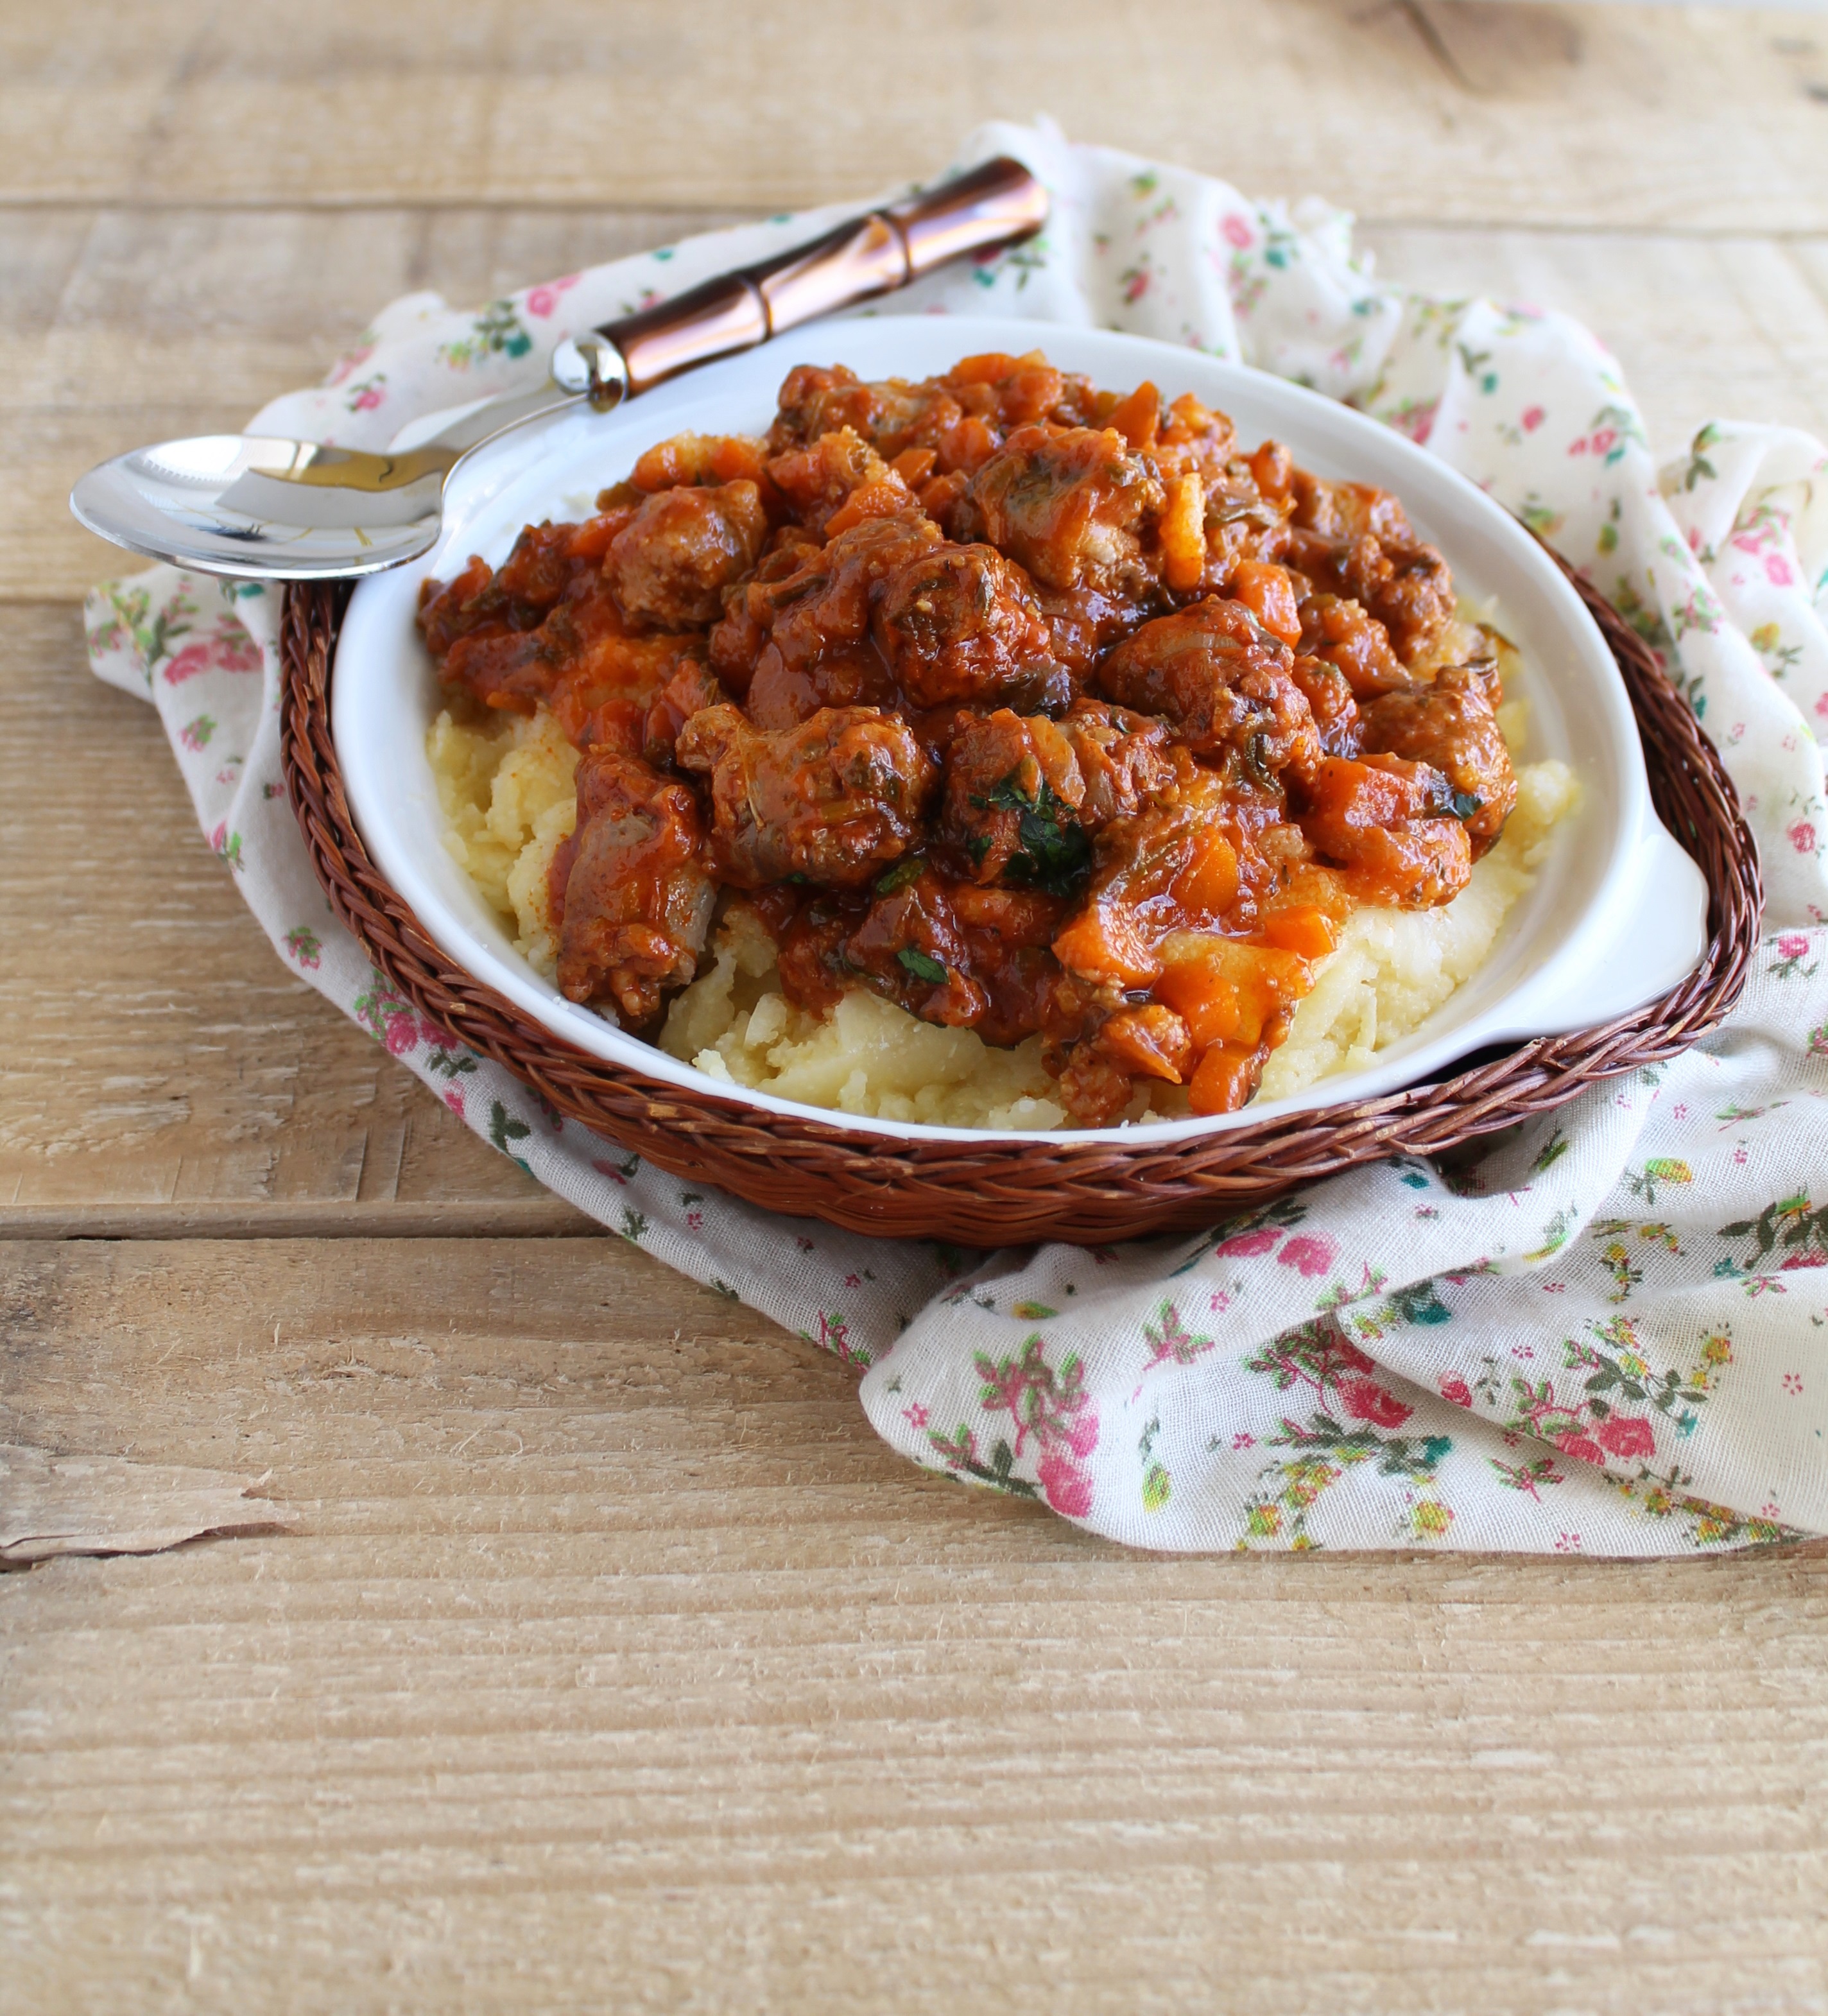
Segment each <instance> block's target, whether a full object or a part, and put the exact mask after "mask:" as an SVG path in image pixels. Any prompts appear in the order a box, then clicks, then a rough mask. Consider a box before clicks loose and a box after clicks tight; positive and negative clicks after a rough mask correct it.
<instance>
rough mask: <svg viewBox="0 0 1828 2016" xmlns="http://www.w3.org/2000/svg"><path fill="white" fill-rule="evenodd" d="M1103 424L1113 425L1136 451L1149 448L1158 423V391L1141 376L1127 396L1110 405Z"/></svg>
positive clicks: (1159, 418)
mask: <svg viewBox="0 0 1828 2016" xmlns="http://www.w3.org/2000/svg"><path fill="white" fill-rule="evenodd" d="M1105 425H1106V426H1107V427H1115V428H1116V429H1117V432H1118V433H1119V434H1121V435H1122V436H1123V437H1124V439H1125V441H1128V443H1129V444H1130V445H1131V447H1132V448H1135V450H1136V451H1137V452H1138V453H1139V454H1140V453H1142V452H1143V451H1145V450H1146V449H1149V448H1153V447H1154V445H1155V436H1156V433H1157V430H1158V429H1159V428H1160V425H1161V394H1160V393H1159V392H1158V391H1156V389H1155V387H1153V385H1152V384H1150V382H1149V380H1147V379H1146V378H1145V379H1144V380H1143V381H1142V383H1141V384H1140V385H1139V386H1138V387H1136V389H1135V391H1133V392H1132V393H1131V394H1130V395H1129V397H1128V398H1125V399H1120V400H1118V401H1117V404H1116V405H1114V406H1113V407H1112V408H1111V409H1110V419H1108V420H1107V421H1106V423H1105Z"/></svg>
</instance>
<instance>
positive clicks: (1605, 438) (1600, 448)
mask: <svg viewBox="0 0 1828 2016" xmlns="http://www.w3.org/2000/svg"><path fill="white" fill-rule="evenodd" d="M1617 439H1618V436H1617V434H1614V432H1613V430H1611V428H1610V427H1602V428H1601V429H1600V430H1599V432H1598V433H1597V434H1595V435H1594V437H1593V439H1592V443H1591V446H1592V452H1594V454H1595V455H1603V454H1605V452H1607V449H1608V448H1610V447H1611V446H1612V445H1613V443H1614V441H1617Z"/></svg>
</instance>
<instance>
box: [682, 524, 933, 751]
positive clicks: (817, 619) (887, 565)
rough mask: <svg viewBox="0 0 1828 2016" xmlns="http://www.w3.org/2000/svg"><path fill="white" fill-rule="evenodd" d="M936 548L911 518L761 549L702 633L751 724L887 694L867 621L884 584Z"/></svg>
mask: <svg viewBox="0 0 1828 2016" xmlns="http://www.w3.org/2000/svg"><path fill="white" fill-rule="evenodd" d="M940 544H941V538H940V531H939V528H938V527H937V525H935V524H934V523H933V521H932V520H930V519H929V518H926V517H921V516H920V515H919V513H912V514H909V515H905V516H897V517H882V518H865V519H864V520H862V522H861V523H860V524H855V525H852V526H850V527H847V528H846V529H845V530H844V531H842V532H840V533H839V534H838V535H837V537H836V538H833V539H832V540H831V541H830V542H829V543H828V544H826V545H810V544H806V545H798V544H796V545H789V546H784V547H783V548H782V549H780V550H779V552H777V553H770V554H769V555H768V558H767V559H766V560H765V561H764V562H763V563H762V564H761V567H760V568H759V569H758V570H757V574H756V577H755V578H754V580H752V581H748V582H747V583H746V584H745V585H744V586H743V590H742V592H741V594H740V595H739V596H735V597H733V598H732V602H731V607H730V609H729V613H728V614H726V616H725V618H724V620H723V621H722V622H721V623H720V624H719V625H718V626H717V628H715V629H714V631H713V632H711V664H712V665H713V666H714V668H715V669H716V670H717V671H718V673H719V675H721V678H722V679H723V681H724V683H725V685H726V686H729V688H730V689H732V691H733V692H735V693H738V694H740V695H742V696H743V698H744V699H745V700H746V702H747V707H748V711H749V713H750V715H751V716H752V717H753V718H754V720H755V722H756V723H757V725H759V726H761V727H762V728H765V729H784V728H791V727H793V726H794V725H797V723H799V722H804V721H806V720H808V719H809V718H811V716H812V715H815V714H816V713H817V712H818V711H819V709H820V708H821V707H851V706H874V705H877V704H887V702H889V701H890V700H892V699H893V698H894V693H893V690H892V682H891V679H890V678H889V674H888V668H887V665H886V664H885V663H884V661H883V656H882V653H881V652H880V650H878V649H877V648H876V644H875V643H874V641H873V639H872V638H871V635H870V618H871V616H872V614H873V610H874V608H875V605H876V600H877V599H878V597H879V596H880V592H881V589H882V586H883V584H884V583H885V582H886V581H887V580H888V579H889V578H891V576H892V575H894V574H897V573H898V572H899V571H901V569H902V568H904V567H906V566H907V565H908V564H909V563H910V562H912V561H913V560H916V559H918V558H919V556H921V555H923V554H924V553H928V552H930V550H932V549H934V548H935V547H937V546H938V545H940Z"/></svg>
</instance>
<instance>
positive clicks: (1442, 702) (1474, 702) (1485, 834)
mask: <svg viewBox="0 0 1828 2016" xmlns="http://www.w3.org/2000/svg"><path fill="white" fill-rule="evenodd" d="M1362 722H1363V725H1364V744H1363V746H1364V747H1365V748H1366V750H1367V751H1381V752H1383V753H1384V754H1388V755H1391V756H1402V757H1405V758H1408V759H1409V761H1411V762H1415V763H1426V764H1429V765H1431V766H1432V767H1433V768H1434V769H1437V770H1438V771H1440V772H1441V775H1442V776H1445V778H1446V779H1447V781H1448V784H1449V786H1451V787H1452V791H1453V797H1454V810H1455V812H1456V813H1457V814H1458V815H1459V817H1460V818H1461V819H1463V821H1464V822H1465V823H1466V837H1467V838H1468V839H1469V840H1470V841H1471V842H1472V843H1473V857H1474V859H1475V860H1477V859H1478V857H1479V856H1480V855H1481V854H1483V853H1484V851H1485V850H1486V849H1487V848H1488V847H1489V846H1490V845H1491V844H1492V842H1493V841H1495V840H1496V839H1497V837H1498V836H1499V833H1501V832H1502V830H1503V829H1504V823H1505V821H1506V819H1509V818H1510V815H1511V812H1512V810H1513V808H1514V807H1515V805H1516V804H1517V777H1516V775H1515V773H1514V772H1513V770H1512V769H1511V766H1510V751H1509V750H1508V749H1506V747H1505V746H1504V736H1503V735H1502V733H1501V732H1500V730H1499V725H1498V717H1497V715H1495V714H1494V713H1493V712H1492V707H1491V704H1490V703H1489V702H1488V700H1487V699H1486V697H1485V689H1484V686H1483V684H1482V683H1481V681H1480V679H1479V676H1478V675H1477V672H1476V671H1473V670H1472V669H1470V668H1467V667H1466V666H1463V665H1449V666H1448V667H1446V668H1445V669H1444V670H1443V671H1442V672H1441V675H1440V676H1439V677H1438V679H1436V680H1435V682H1434V685H1433V686H1422V687H1420V688H1418V689H1417V690H1416V691H1415V692H1414V693H1386V694H1384V696H1383V697H1382V698H1381V699H1380V700H1373V701H1371V702H1370V704H1369V705H1368V706H1367V707H1366V708H1365V709H1364V711H1363V714H1362Z"/></svg>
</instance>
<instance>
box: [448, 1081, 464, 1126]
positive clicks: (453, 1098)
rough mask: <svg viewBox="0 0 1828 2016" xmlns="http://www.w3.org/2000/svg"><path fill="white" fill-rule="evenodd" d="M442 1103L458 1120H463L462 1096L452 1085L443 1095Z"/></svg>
mask: <svg viewBox="0 0 1828 2016" xmlns="http://www.w3.org/2000/svg"><path fill="white" fill-rule="evenodd" d="M444 1103H445V1104H446V1105H447V1106H448V1107H450V1109H451V1111H452V1112H453V1113H455V1114H456V1116H457V1118H459V1120H461V1119H462V1118H463V1095H462V1093H461V1092H459V1090H458V1089H457V1088H456V1086H455V1085H452V1088H451V1089H450V1090H449V1091H448V1093H445V1094H444Z"/></svg>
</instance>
